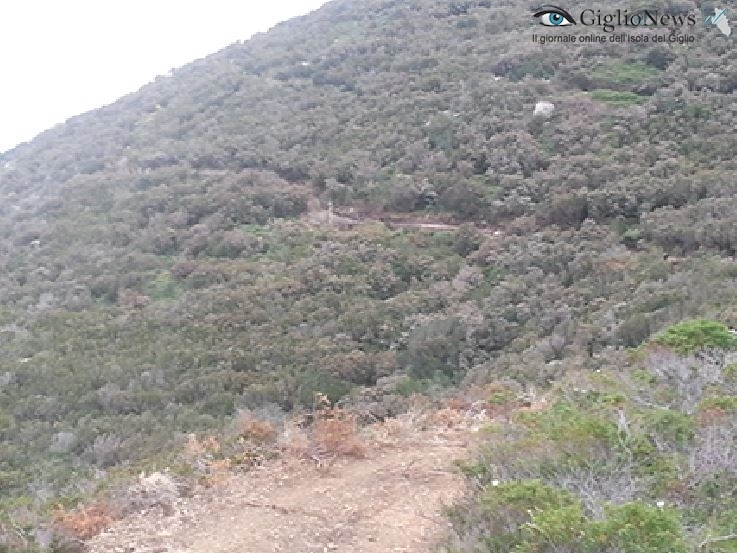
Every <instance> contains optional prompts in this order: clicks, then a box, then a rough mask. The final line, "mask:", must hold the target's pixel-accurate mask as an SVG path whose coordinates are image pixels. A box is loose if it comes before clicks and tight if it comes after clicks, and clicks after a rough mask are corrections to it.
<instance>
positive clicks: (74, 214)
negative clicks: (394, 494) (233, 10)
mask: <svg viewBox="0 0 737 553" xmlns="http://www.w3.org/2000/svg"><path fill="white" fill-rule="evenodd" d="M662 4H665V3H662ZM586 5H587V6H588V4H586ZM617 5H619V4H615V5H614V6H617ZM581 6H584V3H583V2H582V1H574V2H571V3H570V4H569V5H568V8H569V9H571V10H575V9H577V8H579V7H581ZM622 6H623V5H622ZM668 6H670V7H671V8H674V9H676V8H677V9H685V10H698V8H699V6H697V3H696V2H691V1H689V0H685V1H681V2H678V3H677V5H676V3H673V2H670V3H668ZM702 7H703V9H704V10H705V11H709V9H707V6H706V5H705V4H704V6H702ZM528 8H529V6H528V5H527V4H525V3H522V2H519V1H517V0H512V1H509V2H488V1H481V0H479V1H475V0H473V1H467V2H453V3H448V2H442V1H437V0H407V1H401V2H400V1H393V0H366V1H364V2H351V1H348V0H335V1H333V2H330V3H328V4H327V5H326V6H325V7H324V8H323V9H321V10H319V11H317V12H315V13H313V14H311V15H309V16H305V17H303V18H299V19H296V20H293V21H290V22H287V23H285V24H282V25H280V26H278V27H276V28H275V29H273V30H272V31H270V32H269V33H267V34H262V35H258V36H256V37H254V38H253V39H252V40H250V41H248V42H245V43H237V44H233V45H231V46H229V47H228V48H225V49H224V50H222V51H220V52H218V53H216V54H213V55H212V56H209V57H208V58H206V59H203V60H200V61H197V62H195V63H192V64H190V65H188V66H186V67H183V68H181V69H178V70H176V71H174V72H173V74H171V75H169V76H162V77H159V78H158V79H156V80H155V81H154V82H152V83H151V84H149V85H147V86H145V87H144V88H142V89H141V90H140V91H138V92H136V93H133V94H130V95H128V96H126V97H124V98H122V99H120V100H119V101H118V102H116V103H114V104H112V105H110V106H107V107H105V108H102V109H100V110H97V111H94V112H91V113H87V114H84V115H80V116H78V117H75V118H73V119H70V120H69V121H67V122H66V123H65V124H63V125H60V126H57V127H55V128H53V129H51V130H49V131H47V132H45V133H43V134H42V135H41V136H39V137H38V138H37V139H36V140H34V141H32V142H30V143H28V144H24V145H21V146H19V147H17V148H15V149H14V150H11V151H9V152H6V153H4V154H0V353H2V355H0V441H1V442H2V447H1V448H0V489H1V490H2V494H0V550H2V548H3V547H5V548H6V549H8V548H9V550H20V548H21V547H22V546H23V544H24V543H25V544H26V545H28V544H30V543H31V541H32V539H31V537H30V532H31V531H32V530H33V529H34V528H37V527H38V526H39V520H40V519H39V515H38V513H39V512H44V510H48V508H49V507H50V506H51V505H56V504H58V503H64V504H73V503H74V502H75V501H76V500H77V499H78V498H80V497H83V496H84V495H86V494H89V493H91V492H93V491H95V490H96V489H97V488H98V487H99V486H100V485H101V482H104V481H105V480H106V478H108V477H111V476H112V475H115V474H117V472H118V471H120V470H124V471H135V470H139V469H140V468H142V467H146V466H151V465H154V464H156V465H159V466H160V465H163V464H165V463H168V462H169V461H170V460H171V459H170V458H169V457H168V456H167V454H165V453H162V451H166V450H169V449H170V448H165V447H163V446H164V445H167V446H172V448H171V450H174V447H173V446H175V445H176V444H181V443H183V442H184V440H185V437H186V435H187V434H188V433H190V432H200V431H202V432H204V431H210V430H212V429H217V428H220V427H222V426H223V425H225V424H226V423H227V422H228V421H230V420H231V419H232V418H233V417H234V416H235V413H236V412H237V410H238V409H240V408H249V409H259V408H264V409H270V410H277V411H278V410H292V409H298V408H302V407H309V406H310V405H311V402H312V401H313V397H314V396H313V394H314V392H316V391H320V392H324V393H325V394H327V395H328V396H329V398H330V399H332V400H336V399H339V398H346V397H350V396H351V394H358V392H357V391H356V390H357V389H358V388H359V387H362V386H372V385H374V384H376V383H377V382H383V383H385V382H387V379H386V378H385V377H391V376H395V375H399V376H402V377H403V378H400V379H398V380H397V381H396V386H395V389H390V390H386V387H384V388H383V390H384V392H385V393H386V394H388V395H390V396H393V400H394V399H396V397H399V398H401V397H403V396H406V395H409V394H410V393H413V392H416V391H426V390H432V389H437V388H438V387H441V386H449V385H467V384H476V385H486V384H488V383H490V382H496V381H499V380H503V381H504V382H506V383H508V384H510V386H512V388H514V387H515V386H516V387H519V388H524V389H530V388H531V387H534V388H535V389H537V390H542V389H547V388H550V387H552V388H553V389H555V390H559V391H561V392H560V395H559V396H556V397H557V398H558V399H556V400H555V401H554V404H553V405H552V406H551V407H550V409H548V410H545V411H543V412H541V413H537V414H530V415H528V416H523V417H520V419H519V420H516V421H515V422H514V424H513V425H512V426H511V427H510V428H509V429H506V430H504V432H505V433H509V435H508V436H507V435H505V436H504V440H502V442H501V445H500V447H498V448H492V449H490V451H489V455H490V457H489V459H487V460H484V461H482V462H480V464H479V466H478V467H476V468H475V469H474V470H476V471H477V472H478V476H477V478H478V479H479V482H480V486H481V488H482V491H481V492H480V493H479V496H478V497H477V498H475V499H474V500H472V501H471V503H469V505H467V506H466V510H465V511H463V512H461V511H458V513H457V515H456V522H457V525H458V530H459V534H460V535H461V536H462V537H463V540H465V542H464V543H465V544H466V545H463V546H462V547H466V550H472V551H476V550H481V551H554V550H555V551H593V550H598V551H648V552H650V551H653V552H655V551H673V552H675V551H681V550H683V548H684V547H691V545H692V544H693V543H694V542H697V543H701V542H703V543H704V545H703V546H702V547H701V549H700V550H701V551H712V552H716V551H725V552H726V551H735V546H734V544H733V543H731V542H729V541H719V542H711V541H709V539H710V538H711V537H717V536H724V535H726V534H728V533H729V532H730V528H735V527H737V525H736V524H734V521H735V516H736V515H735V513H737V506H735V504H734V494H733V490H734V484H735V483H734V477H733V474H734V468H735V466H734V465H733V464H732V463H733V462H734V450H733V449H729V448H726V450H727V451H728V453H723V450H724V449H725V448H722V449H721V450H718V451H717V450H716V449H714V444H724V443H725V442H728V441H729V440H730V439H731V440H732V442H730V443H734V433H735V426H734V424H733V423H734V420H735V419H734V416H735V408H734V400H733V397H732V396H733V393H734V391H735V390H734V389H733V386H734V378H735V376H734V375H735V371H734V370H733V368H732V369H729V367H728V365H725V363H724V361H723V359H721V358H717V357H718V356H717V357H715V356H716V355H717V353H715V351H723V350H724V348H727V349H728V348H731V347H732V346H733V345H734V338H733V337H732V334H731V333H730V332H729V327H731V326H734V325H735V324H737V310H736V306H737V301H736V300H735V298H737V280H736V279H737V269H736V268H735V264H734V256H735V254H736V253H737V210H735V200H734V198H735V192H737V184H736V183H735V180H734V170H735V167H736V165H735V164H736V163H737V162H735V160H734V152H735V151H736V150H737V138H736V137H737V135H735V133H734V128H735V124H736V123H737V119H736V118H737V112H735V110H734V106H733V104H734V91H735V90H737V77H735V75H737V72H735V60H734V52H735V49H734V48H731V47H730V46H729V42H728V39H726V38H725V37H723V36H722V35H721V34H720V33H718V32H716V31H714V32H710V31H713V29H706V28H703V29H702V28H699V34H698V38H697V41H696V43H694V44H689V45H687V46H685V47H678V46H677V45H668V44H665V45H660V44H646V45H642V44H638V45H636V46H635V45H625V44H615V43H609V42H607V43H603V44H590V45H576V47H570V46H569V45H561V44H547V45H545V46H544V49H541V48H542V47H540V46H539V45H536V44H533V43H532V41H531V37H530V36H529V35H530V34H531V32H532V30H533V27H532V25H533V24H534V22H533V21H532V20H531V18H530V17H529V13H528V11H527V9H528ZM699 17H700V16H699ZM535 30H537V28H535ZM576 32H581V31H580V30H579V31H576ZM543 100H544V101H550V102H552V103H554V104H555V110H554V112H553V114H552V115H551V116H550V117H549V118H543V117H535V116H533V109H534V106H535V104H536V103H537V102H538V101H543ZM317 200H320V201H322V202H323V205H325V204H326V203H327V201H329V200H332V201H333V202H334V203H335V205H336V207H337V208H339V209H340V208H342V209H345V210H348V209H350V208H353V209H354V210H355V212H356V213H369V214H373V215H376V216H378V215H377V214H387V213H389V212H393V213H397V212H400V213H402V214H404V216H405V217H424V216H426V215H427V216H429V217H430V218H433V217H435V218H438V219H442V220H445V221H453V222H455V223H459V224H461V223H462V225H461V226H460V228H459V229H458V230H455V231H452V232H434V233H428V232H416V231H407V230H390V229H389V228H387V227H386V226H384V225H382V224H379V223H374V224H370V223H367V224H364V225H358V226H355V227H353V228H351V229H350V230H338V229H337V228H329V227H327V226H322V227H319V226H315V225H310V224H308V223H306V222H305V221H304V217H303V216H304V215H305V214H306V213H307V212H308V211H309V210H310V209H311V208H310V207H309V206H314V203H315V201H317ZM494 231H497V232H496V233H495V232H494ZM704 318H706V319H704ZM674 325H675V326H674ZM627 348H632V349H633V350H636V351H635V352H634V353H632V354H631V355H630V354H628V353H625V350H626V349H627ZM596 371H601V373H597V372H596ZM574 375H578V376H575V377H576V378H578V377H579V376H580V378H582V379H583V380H584V381H585V382H586V383H585V384H584V385H579V386H577V388H579V391H576V390H573V389H570V390H569V389H568V388H566V386H568V385H569V384H570V382H572V380H571V379H573V378H574ZM581 375H583V376H581ZM388 381H389V382H391V379H389V380H388ZM581 389H585V391H581ZM556 393H558V392H556ZM394 396H396V397H394ZM357 397H358V396H357ZM491 441H492V442H494V443H496V438H494V439H493V440H491ZM709 448H712V449H709ZM521 452H525V453H529V455H525V454H522V453H521ZM707 453H708V455H707ZM712 454H713V455H716V457H709V455H712ZM725 455H727V457H725ZM729 455H731V457H729ZM499 459H503V461H504V462H502V461H500V460H499ZM708 459H712V461H709V460H708ZM498 467H503V468H504V470H505V471H506V472H505V473H504V474H502V473H495V472H494V471H495V470H501V469H499V468H498ZM494 480H499V481H500V482H501V483H500V484H499V485H498V486H495V485H493V484H492V482H493V481H494ZM582 486H588V488H586V489H583V488H582ZM730 494H731V495H730ZM661 499H662V500H663V501H665V506H664V507H662V508H661V507H658V506H657V501H660V500H661ZM654 502H655V503H654ZM653 505H655V506H653ZM528 509H529V510H530V511H532V513H533V514H532V515H530V514H529V513H528ZM570 529H575V532H577V533H576V535H575V536H574V535H573V534H571V533H570V532H571V530H570ZM699 532H702V534H699ZM698 536H701V537H698ZM24 540H26V541H24ZM699 540H700V541H699ZM595 544H597V545H595ZM28 546H29V547H30V545H28ZM474 547H478V548H480V549H474ZM597 547H598V549H596V548H597ZM638 547H639V549H637V548H638ZM469 548H470V549H469ZM730 548H731V549H730Z"/></svg>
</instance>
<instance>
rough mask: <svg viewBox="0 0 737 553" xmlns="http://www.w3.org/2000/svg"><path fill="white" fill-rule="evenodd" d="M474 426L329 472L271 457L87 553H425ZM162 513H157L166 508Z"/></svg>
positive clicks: (456, 486) (110, 534) (128, 524)
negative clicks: (267, 461)
mask: <svg viewBox="0 0 737 553" xmlns="http://www.w3.org/2000/svg"><path fill="white" fill-rule="evenodd" d="M473 431H474V429H473V428H470V427H469V426H468V425H464V426H463V427H462V428H461V427H457V428H455V429H443V430H437V429H435V430H425V431H419V430H416V431H412V432H411V433H410V434H408V435H406V436H403V437H402V439H397V440H393V441H392V443H386V442H385V443H383V444H379V445H374V446H372V447H371V449H370V451H369V453H368V456H367V458H365V459H340V460H337V461H335V462H334V463H333V464H332V465H331V466H330V467H329V468H321V467H317V466H315V465H314V464H313V463H309V462H304V461H295V460H291V461H290V460H280V461H275V462H273V463H272V464H270V465H268V466H266V467H264V468H261V469H256V470H254V471H252V472H250V473H247V474H244V475H239V476H233V477H232V478H231V479H230V480H229V481H228V482H227V483H225V484H222V485H220V486H217V487H215V488H213V489H207V490H204V491H202V492H201V493H199V494H197V495H195V496H193V497H191V498H187V499H180V500H178V501H177V502H176V503H175V504H174V505H173V508H170V509H161V508H156V509H154V510H152V511H149V512H145V513H140V514H136V515H134V516H133V517H129V518H128V519H126V520H123V521H120V522H118V523H117V524H116V525H115V526H114V527H112V528H110V529H109V530H108V531H106V532H104V533H103V534H101V535H99V536H97V537H96V538H94V539H93V540H91V541H90V542H89V544H88V546H89V551H90V553H123V552H125V553H267V552H268V553H272V552H285V553H324V552H331V551H335V552H351V553H358V552H361V553H392V552H395V553H400V552H401V553H420V552H422V553H427V552H430V551H432V548H433V547H434V546H435V545H437V544H439V543H441V542H442V541H443V540H444V538H445V537H446V536H447V533H448V530H449V528H448V524H447V521H446V520H445V519H444V517H443V514H442V510H443V506H444V505H447V504H450V503H452V502H453V501H454V499H457V498H458V497H459V496H460V495H462V494H463V493H464V491H465V484H464V479H463V478H462V476H461V475H460V474H459V472H458V470H457V468H455V466H454V464H453V461H454V460H457V459H463V458H467V457H468V456H469V455H470V454H471V449H472V445H473V441H474V437H475V435H474V432H473ZM165 511H166V512H165Z"/></svg>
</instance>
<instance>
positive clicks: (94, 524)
mask: <svg viewBox="0 0 737 553" xmlns="http://www.w3.org/2000/svg"><path fill="white" fill-rule="evenodd" d="M52 517H53V519H52V520H53V523H54V525H55V526H56V527H57V528H59V529H61V530H62V531H64V532H65V533H68V534H70V535H71V536H73V537H75V538H77V539H81V540H88V539H90V538H92V537H94V536H96V535H97V534H99V533H100V532H102V531H103V530H104V529H105V528H107V527H108V526H110V525H111V524H112V523H113V520H114V517H113V510H112V508H111V507H110V505H108V504H107V503H102V502H100V503H95V504H92V505H88V506H86V507H80V508H78V509H76V510H74V511H71V512H69V511H67V510H66V509H65V508H64V507H62V506H59V507H57V508H56V509H55V510H54V512H53V514H52Z"/></svg>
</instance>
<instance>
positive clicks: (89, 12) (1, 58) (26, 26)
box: [0, 0, 326, 152]
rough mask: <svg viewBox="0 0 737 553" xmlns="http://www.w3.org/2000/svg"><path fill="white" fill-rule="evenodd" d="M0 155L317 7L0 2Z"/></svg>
mask: <svg viewBox="0 0 737 553" xmlns="http://www.w3.org/2000/svg"><path fill="white" fill-rule="evenodd" d="M0 2H1V3H0V152H3V151H5V150H8V149H10V148H12V147H13V146H15V145H16V144H18V143H20V142H24V141H27V140H30V139H31V138H33V137H34V136H36V135H37V134H38V133H40V132H41V131H43V130H45V129H47V128H49V127H52V126H54V125H55V124H57V123H61V122H63V121H65V120H66V119H68V118H69V117H71V116H73V115H77V114H79V113H82V112H84V111H88V110H90V109H94V108H97V107H101V106H103V105H105V104H109V103H111V102H113V101H115V100H116V99H117V98H119V97H121V96H123V95H125V94H127V93H129V92H133V91H134V90H137V89H138V88H140V87H141V86H143V85H144V84H146V83H147V82H149V81H151V80H153V79H154V77H156V76H157V75H162V74H165V73H166V72H167V71H169V70H170V69H173V68H176V67H180V66H182V65H184V64H186V63H188V62H190V61H193V60H195V59H197V58H201V57H204V56H206V55H207V54H210V53H213V52H215V51H217V50H219V49H221V48H223V47H224V46H227V45H228V44H231V43H233V42H235V41H236V40H244V39H247V38H249V37H250V36H252V35H253V34H255V33H258V32H261V31H266V30H268V29H269V28H270V27H273V26H274V25H275V24H276V23H279V22H280V21H284V20H286V19H289V18H291V17H294V16H297V15H302V14H305V13H308V12H310V11H312V10H314V9H316V8H318V7H320V6H321V5H322V4H324V3H325V2H326V0H265V1H256V0H240V1H238V0H206V1H205V0H199V1H191V0H126V1H121V0H0Z"/></svg>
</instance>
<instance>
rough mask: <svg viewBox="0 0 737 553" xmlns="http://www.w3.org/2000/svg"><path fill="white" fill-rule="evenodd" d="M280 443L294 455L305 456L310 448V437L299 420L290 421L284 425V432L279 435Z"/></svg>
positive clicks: (283, 448) (288, 452) (282, 447)
mask: <svg viewBox="0 0 737 553" xmlns="http://www.w3.org/2000/svg"><path fill="white" fill-rule="evenodd" d="M279 445H280V447H281V449H282V450H284V451H286V452H287V454H289V455H290V456H292V457H297V458H303V457H306V456H307V452H308V451H309V449H310V439H309V438H308V437H307V433H306V432H305V431H304V429H302V428H301V427H300V426H299V423H298V422H295V421H290V422H287V423H286V424H285V425H284V432H283V434H282V435H281V436H280V437H279Z"/></svg>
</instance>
